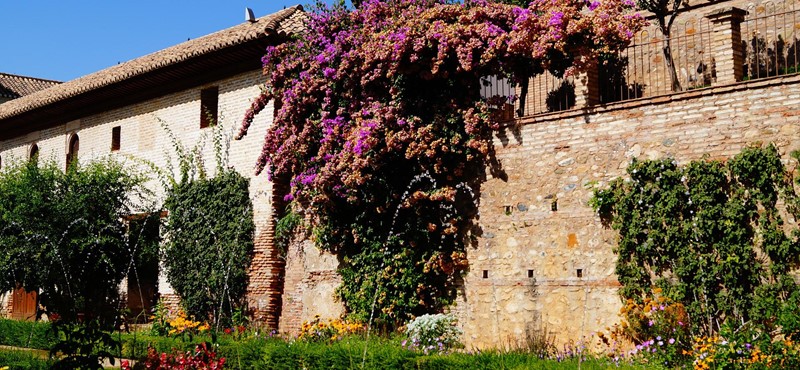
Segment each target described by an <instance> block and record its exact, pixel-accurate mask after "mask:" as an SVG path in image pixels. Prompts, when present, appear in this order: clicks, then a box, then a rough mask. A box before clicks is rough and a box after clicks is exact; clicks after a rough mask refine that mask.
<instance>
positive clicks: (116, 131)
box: [111, 126, 122, 152]
mask: <svg viewBox="0 0 800 370" xmlns="http://www.w3.org/2000/svg"><path fill="white" fill-rule="evenodd" d="M120 135H122V127H120V126H116V127H114V128H112V129H111V151H112V152H116V151H117V150H119V145H120Z"/></svg>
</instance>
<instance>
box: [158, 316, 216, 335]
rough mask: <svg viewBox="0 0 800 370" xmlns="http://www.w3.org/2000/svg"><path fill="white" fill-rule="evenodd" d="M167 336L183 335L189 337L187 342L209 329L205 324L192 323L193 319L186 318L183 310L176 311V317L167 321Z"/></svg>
mask: <svg viewBox="0 0 800 370" xmlns="http://www.w3.org/2000/svg"><path fill="white" fill-rule="evenodd" d="M169 327H170V329H169V331H168V334H169V335H180V336H181V337H182V336H184V335H188V336H189V340H191V338H192V337H193V336H194V335H195V334H197V333H201V332H204V331H207V330H209V329H210V328H211V326H210V325H208V323H207V322H200V321H194V319H193V318H187V317H186V313H185V312H183V310H181V311H178V315H177V316H176V317H175V318H174V319H172V320H170V321H169Z"/></svg>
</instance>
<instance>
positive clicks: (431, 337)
mask: <svg viewBox="0 0 800 370" xmlns="http://www.w3.org/2000/svg"><path fill="white" fill-rule="evenodd" d="M461 334H462V331H461V329H460V328H459V327H458V326H456V319H455V317H454V316H453V315H452V314H434V315H422V316H419V317H417V318H415V319H414V320H412V321H411V322H409V323H408V325H407V326H406V335H407V336H408V340H404V341H403V343H402V345H403V347H405V348H408V349H412V350H420V351H423V352H425V353H426V354H427V353H430V352H447V351H449V350H450V349H452V348H456V347H460V346H461V342H460V341H459V338H460V337H461Z"/></svg>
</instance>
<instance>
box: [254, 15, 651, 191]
mask: <svg viewBox="0 0 800 370" xmlns="http://www.w3.org/2000/svg"><path fill="white" fill-rule="evenodd" d="M318 6H319V7H320V8H319V9H317V10H316V11H314V12H312V13H310V15H309V20H308V25H307V29H306V31H305V33H304V34H303V35H302V36H301V37H299V38H298V39H296V40H294V41H291V42H287V43H284V44H281V45H278V46H276V47H270V48H269V49H267V54H266V55H265V56H264V58H263V60H262V61H263V65H264V74H265V76H266V79H267V81H266V85H265V87H264V88H263V89H262V93H261V94H260V95H259V96H258V97H257V98H256V100H255V101H254V102H253V104H252V107H251V109H250V110H249V111H248V112H247V114H246V116H245V118H244V120H243V123H242V126H241V130H240V133H239V137H241V136H243V135H246V134H247V131H248V128H249V126H250V124H251V123H252V121H253V118H254V116H255V115H256V114H257V113H258V112H260V111H262V110H263V109H264V108H265V107H266V105H267V103H268V102H269V101H275V107H276V110H275V117H274V121H273V122H274V123H273V126H272V127H270V129H269V131H268V134H267V136H266V138H265V142H264V147H263V150H262V153H261V155H260V157H259V160H258V164H257V169H258V171H259V172H260V171H261V170H263V169H265V168H266V169H267V170H268V172H269V173H270V174H272V175H282V176H283V175H288V176H290V177H291V178H293V180H292V181H291V187H292V190H291V191H292V197H294V198H295V199H299V200H302V201H303V202H305V204H314V205H321V206H322V207H324V206H325V205H328V204H331V203H332V202H334V201H339V200H345V201H348V202H350V203H358V202H360V201H361V199H360V195H359V194H361V193H360V187H362V186H365V184H368V183H370V182H371V181H372V180H374V177H375V176H379V174H380V173H381V172H382V171H385V170H386V168H385V166H387V164H388V163H392V161H397V160H398V159H399V160H405V161H410V162H411V163H413V167H415V168H416V169H417V170H418V171H419V172H428V173H431V174H432V175H434V176H437V177H444V178H447V179H448V180H452V181H451V183H453V182H454V181H461V180H463V178H464V176H466V174H465V168H466V166H467V165H469V164H470V163H472V164H474V163H476V161H478V162H479V161H483V160H484V159H485V158H486V156H487V155H488V154H489V152H490V149H491V137H492V136H491V135H492V132H493V130H495V129H496V128H497V127H498V126H497V122H495V121H494V120H493V118H492V115H491V114H490V113H491V112H490V108H489V105H488V104H486V102H485V101H484V100H483V99H482V98H481V97H480V93H479V92H480V78H481V77H486V76H511V77H512V78H513V79H514V80H516V81H521V80H523V79H527V78H530V77H531V76H532V75H534V74H537V73H542V72H543V71H545V70H547V69H548V68H551V67H552V66H553V64H554V63H553V62H554V58H561V59H566V61H565V60H559V61H558V64H559V66H563V65H568V66H570V69H569V70H568V72H569V73H572V72H574V71H576V70H579V69H580V68H583V67H585V66H587V65H589V64H592V63H594V62H596V61H597V60H598V56H599V55H600V53H607V52H614V51H616V50H619V49H621V48H624V47H626V46H627V45H628V43H629V41H630V39H631V38H632V35H633V34H635V33H636V31H637V30H638V29H639V28H641V27H642V26H643V25H644V20H643V19H642V17H641V16H639V15H638V14H635V13H632V8H631V6H630V5H629V2H628V3H626V2H625V1H623V0H592V1H586V0H558V1H556V0H535V1H533V2H531V3H530V5H529V6H528V7H527V8H520V7H515V6H511V5H505V4H499V3H494V2H491V1H485V0H467V1H465V2H463V3H459V4H453V3H448V2H446V1H444V0H388V1H369V2H366V3H365V4H363V5H362V7H361V8H359V9H355V10H350V9H346V8H344V7H342V6H333V7H327V6H324V5H318ZM437 91H441V92H442V93H441V94H439V95H436V92H437ZM431 97H435V99H434V98H431Z"/></svg>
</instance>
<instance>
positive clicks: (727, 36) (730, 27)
mask: <svg viewBox="0 0 800 370" xmlns="http://www.w3.org/2000/svg"><path fill="white" fill-rule="evenodd" d="M745 15H747V11H745V10H742V9H739V8H735V7H726V8H722V9H717V10H715V11H713V12H711V13H708V14H706V18H708V19H709V20H710V21H711V24H712V36H711V56H712V57H713V58H714V61H715V65H716V71H717V79H716V83H717V84H726V83H733V82H737V81H741V80H742V77H743V75H744V58H745V55H744V47H743V45H742V31H741V23H742V21H743V20H744V16H745Z"/></svg>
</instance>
